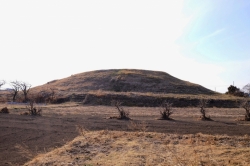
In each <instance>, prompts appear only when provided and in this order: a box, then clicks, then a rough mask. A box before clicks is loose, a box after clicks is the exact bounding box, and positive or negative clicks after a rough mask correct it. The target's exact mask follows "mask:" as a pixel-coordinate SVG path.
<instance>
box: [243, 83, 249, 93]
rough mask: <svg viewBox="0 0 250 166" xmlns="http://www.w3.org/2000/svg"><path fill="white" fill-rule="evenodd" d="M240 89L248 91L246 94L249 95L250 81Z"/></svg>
mask: <svg viewBox="0 0 250 166" xmlns="http://www.w3.org/2000/svg"><path fill="white" fill-rule="evenodd" d="M242 90H243V91H244V92H246V93H248V95H250V83H249V84H247V85H245V86H244V87H243V88H242Z"/></svg>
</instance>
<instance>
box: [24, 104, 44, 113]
mask: <svg viewBox="0 0 250 166" xmlns="http://www.w3.org/2000/svg"><path fill="white" fill-rule="evenodd" d="M26 108H27V109H28V110H29V113H28V114H29V115H41V113H42V109H41V108H36V107H34V102H33V101H30V102H29V106H26Z"/></svg>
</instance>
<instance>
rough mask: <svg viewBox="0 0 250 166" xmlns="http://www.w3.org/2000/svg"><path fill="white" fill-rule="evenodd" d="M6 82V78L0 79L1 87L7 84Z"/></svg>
mask: <svg viewBox="0 0 250 166" xmlns="http://www.w3.org/2000/svg"><path fill="white" fill-rule="evenodd" d="M5 83H6V82H5V81H4V80H0V88H1V87H2V86H3V85H4V84H5Z"/></svg>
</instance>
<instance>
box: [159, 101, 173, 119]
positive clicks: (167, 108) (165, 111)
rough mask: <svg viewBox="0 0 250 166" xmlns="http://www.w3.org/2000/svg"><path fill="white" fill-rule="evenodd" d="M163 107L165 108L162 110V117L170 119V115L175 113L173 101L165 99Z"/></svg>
mask: <svg viewBox="0 0 250 166" xmlns="http://www.w3.org/2000/svg"><path fill="white" fill-rule="evenodd" d="M162 108H163V109H162V110H161V111H160V113H161V119H165V120H170V119H171V118H170V115H172V114H173V109H172V103H169V102H167V101H165V102H164V103H163V104H162Z"/></svg>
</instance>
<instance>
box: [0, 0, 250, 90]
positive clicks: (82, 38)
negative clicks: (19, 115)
mask: <svg viewBox="0 0 250 166" xmlns="http://www.w3.org/2000/svg"><path fill="white" fill-rule="evenodd" d="M249 43H250V1H249V0H202V1H200V0H178V1H177V0H150V1H149V0H126V1H125V0H124V1H117V0H91V1H89V0H74V1H69V0H67V1H66V0H43V1H38V0H29V1H28V0H23V1H19V0H11V1H8V0H0V61H1V63H0V69H1V70H0V80H3V79H4V80H6V81H7V82H10V81H15V80H18V81H24V82H27V83H29V84H31V85H32V87H35V86H38V85H42V84H45V83H47V82H49V81H51V80H55V79H61V78H65V77H69V76H71V75H72V74H77V73H82V72H86V71H92V70H103V69H145V70H156V71H164V72H166V73H168V74H170V75H172V76H174V77H177V78H179V79H182V80H185V81H189V82H192V83H196V84H200V85H202V86H204V87H206V88H208V89H211V90H216V91H217V92H221V93H225V92H226V91H227V88H228V87H229V86H230V85H231V84H234V85H235V86H237V87H239V88H242V87H243V86H244V85H246V84H248V83H250V77H249V76H250V45H249ZM7 86H8V85H6V86H5V87H7ZM3 88H4V87H3Z"/></svg>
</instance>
